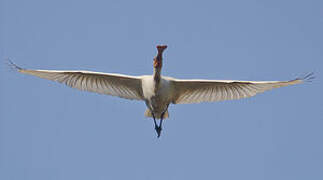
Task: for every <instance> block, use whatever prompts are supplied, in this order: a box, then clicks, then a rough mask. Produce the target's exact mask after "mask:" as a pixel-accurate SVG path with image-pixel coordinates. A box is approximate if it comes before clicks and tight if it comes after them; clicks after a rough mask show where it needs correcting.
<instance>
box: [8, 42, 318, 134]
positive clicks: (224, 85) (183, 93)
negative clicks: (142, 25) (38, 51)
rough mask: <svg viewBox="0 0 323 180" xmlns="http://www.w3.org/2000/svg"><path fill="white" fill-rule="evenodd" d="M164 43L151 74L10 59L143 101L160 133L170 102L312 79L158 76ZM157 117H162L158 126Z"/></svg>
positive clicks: (74, 83) (244, 93) (76, 84)
mask: <svg viewBox="0 0 323 180" xmlns="http://www.w3.org/2000/svg"><path fill="white" fill-rule="evenodd" d="M166 48H167V46H157V50H158V54H157V56H156V57H155V58H154V73H153V75H144V76H128V75H122V74H112V73H99V72H91V71H54V70H29V69H23V68H21V67H19V66H17V65H15V64H13V63H12V62H11V65H12V66H13V67H14V68H15V69H17V70H18V71H19V72H21V73H24V74H30V75H34V76H38V77H40V78H44V79H49V80H53V81H57V82H60V83H64V84H66V85H68V86H70V87H73V88H77V89H80V90H85V91H91V92H96V93H100V94H107V95H112V96H118V97H121V98H126V99H133V100H142V101H144V102H145V103H146V106H147V110H146V111H145V115H146V116H148V117H152V118H153V119H154V124H155V129H156V132H157V134H158V137H159V136H160V132H161V127H162V122H163V119H165V118H167V117H168V116H169V115H168V106H169V104H188V103H200V102H214V101H222V100H232V99H240V98H246V97H251V96H254V95H256V94H257V93H261V92H264V91H266V90H270V89H272V88H278V87H283V86H288V85H293V84H299V83H302V82H304V81H305V80H306V81H310V80H311V79H313V76H312V75H313V73H310V74H308V75H307V76H305V77H303V78H297V79H294V80H291V81H238V80H199V79H192V80H181V79H175V78H171V77H166V76H161V68H162V53H163V51H164V50H165V49H166ZM156 119H161V120H160V124H159V125H157V123H156Z"/></svg>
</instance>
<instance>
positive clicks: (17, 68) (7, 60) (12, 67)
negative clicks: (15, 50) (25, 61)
mask: <svg viewBox="0 0 323 180" xmlns="http://www.w3.org/2000/svg"><path fill="white" fill-rule="evenodd" d="M5 62H6V64H7V65H8V66H9V67H10V68H11V69H12V70H15V71H20V70H22V68H21V67H19V66H18V65H16V64H15V63H14V62H12V61H11V60H10V59H9V58H6V59H5Z"/></svg>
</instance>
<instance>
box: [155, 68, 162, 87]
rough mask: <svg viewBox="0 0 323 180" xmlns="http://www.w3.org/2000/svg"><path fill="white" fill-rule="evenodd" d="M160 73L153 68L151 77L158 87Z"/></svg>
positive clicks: (158, 69)
mask: <svg viewBox="0 0 323 180" xmlns="http://www.w3.org/2000/svg"><path fill="white" fill-rule="evenodd" d="M160 72H161V68H154V74H153V77H154V81H155V84H156V85H158V84H159V82H160Z"/></svg>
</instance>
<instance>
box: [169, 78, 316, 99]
mask: <svg viewBox="0 0 323 180" xmlns="http://www.w3.org/2000/svg"><path fill="white" fill-rule="evenodd" d="M313 78H314V77H313V73H310V74H308V75H306V76H305V77H304V78H297V79H294V80H291V81H235V80H179V79H175V80H173V81H172V84H173V88H174V94H175V96H174V99H173V103H174V104H189V103H200V102H213V101H223V100H232V99H240V98H247V97H251V96H254V95H256V94H257V93H261V92H264V91H267V90H270V89H273V88H279V87H284V86H289V85H293V84H299V83H302V82H304V81H310V80H311V79H313Z"/></svg>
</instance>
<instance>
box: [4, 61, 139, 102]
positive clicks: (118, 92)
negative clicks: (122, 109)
mask: <svg viewBox="0 0 323 180" xmlns="http://www.w3.org/2000/svg"><path fill="white" fill-rule="evenodd" d="M10 65H11V66H12V67H14V68H15V69H16V70H17V71H19V72H21V73H23V74H29V75H34V76H38V77H40V78H44V79H48V80H52V81H57V82H60V83H63V84H66V85H68V86H70V87H72V88H76V89H79V90H83V91H90V92H96V93H100V94H107V95H112V96H118V97H121V98H126V99H136V100H143V95H142V87H141V78H140V77H137V76H127V75H122V74H111V73H100V72H91V71H55V70H30V69H24V68H21V67H19V66H17V65H15V64H13V63H12V62H10Z"/></svg>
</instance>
